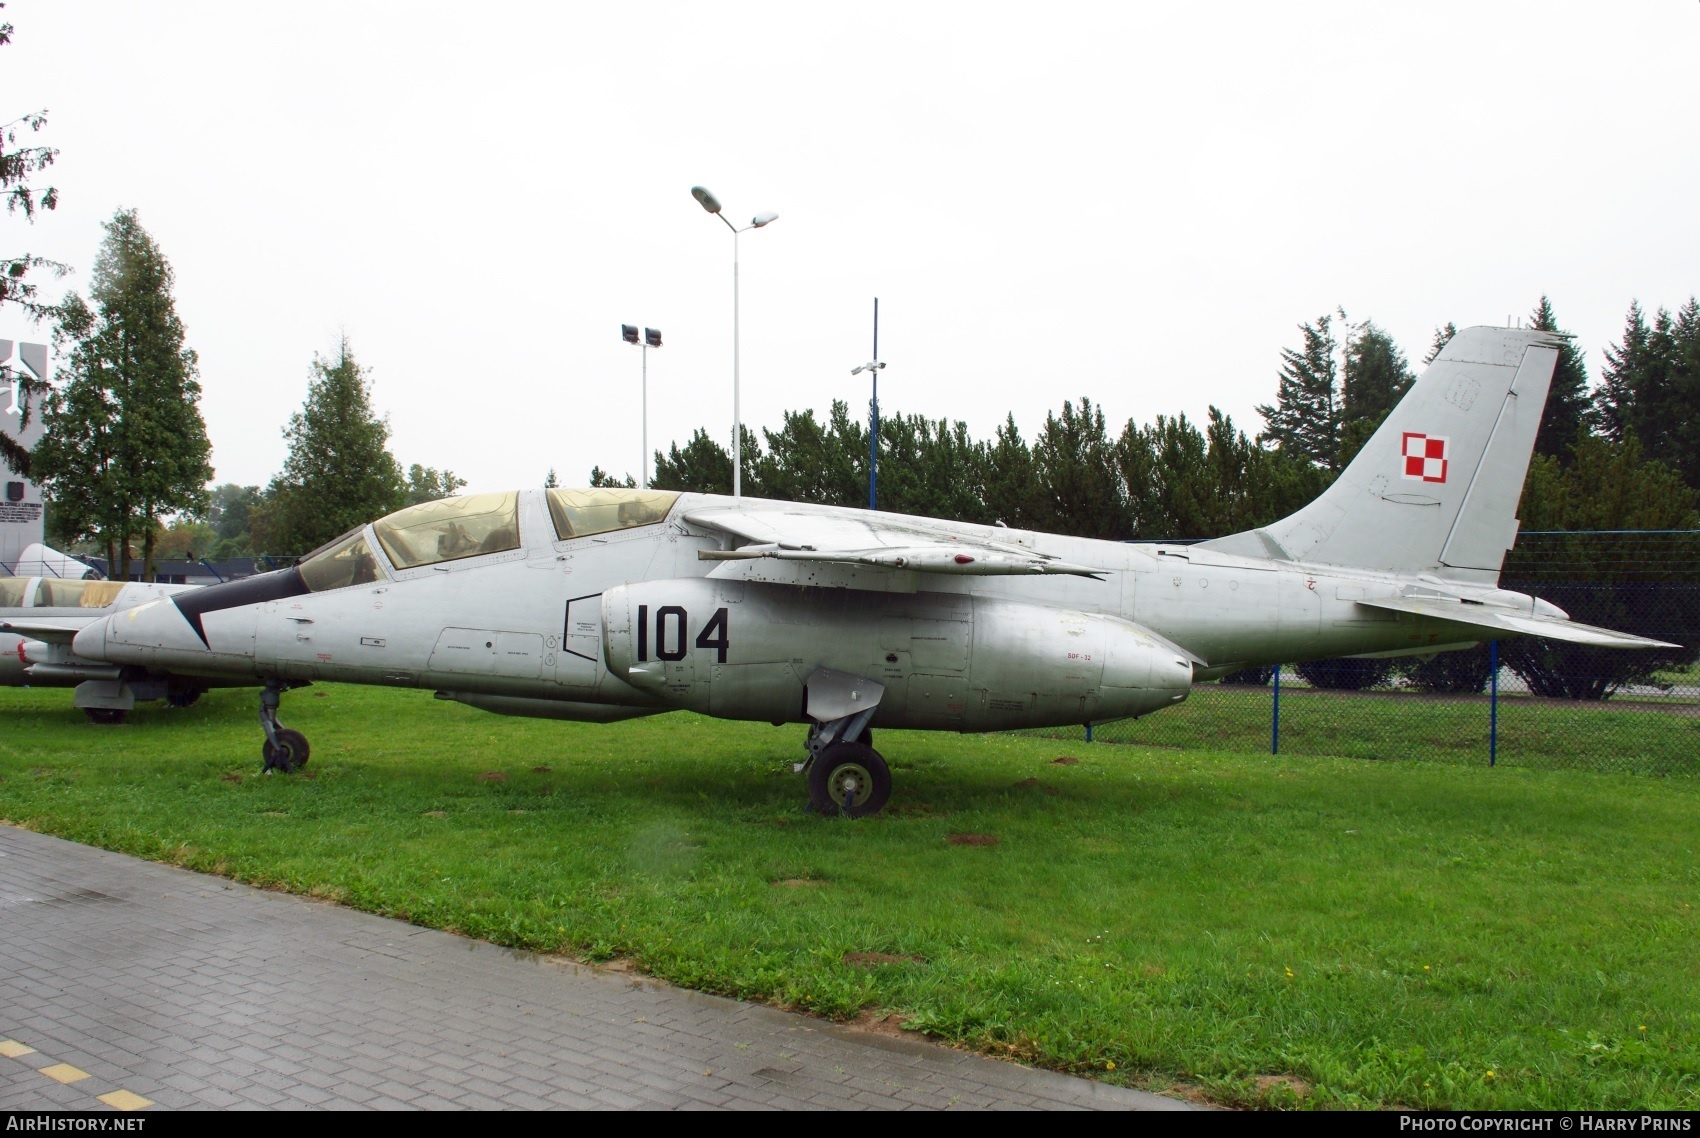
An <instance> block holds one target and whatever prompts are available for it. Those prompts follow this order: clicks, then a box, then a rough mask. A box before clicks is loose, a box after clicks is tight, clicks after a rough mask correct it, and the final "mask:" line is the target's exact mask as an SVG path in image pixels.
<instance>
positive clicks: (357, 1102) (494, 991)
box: [0, 826, 1188, 1110]
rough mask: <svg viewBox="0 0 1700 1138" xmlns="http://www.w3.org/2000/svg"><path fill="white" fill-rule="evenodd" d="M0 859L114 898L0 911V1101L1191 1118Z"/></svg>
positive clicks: (903, 1046) (49, 865)
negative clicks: (72, 1076)
mask: <svg viewBox="0 0 1700 1138" xmlns="http://www.w3.org/2000/svg"><path fill="white" fill-rule="evenodd" d="M0 855H4V856H0V895H3V896H7V897H37V898H55V897H63V896H66V895H68V894H71V893H73V892H75V891H78V890H88V891H92V892H95V893H101V894H104V895H106V896H108V897H111V898H114V900H113V901H110V902H100V903H87V904H66V903H62V902H46V903H44V902H37V901H26V902H11V903H9V904H8V906H7V910H6V914H5V917H6V919H4V920H0V959H4V960H6V961H7V964H8V966H9V968H10V969H11V970H10V971H8V972H5V973H0V1039H16V1040H18V1041H19V1042H21V1043H24V1044H26V1045H28V1046H30V1047H34V1048H35V1049H36V1052H35V1053H34V1054H29V1055H24V1056H21V1057H15V1058H6V1057H0V1107H3V1108H6V1109H11V1110H31V1109H53V1108H65V1109H104V1107H103V1106H102V1104H100V1103H99V1102H98V1101H96V1099H95V1097H94V1096H95V1095H97V1094H101V1093H105V1092H107V1091H111V1090H114V1089H118V1088H122V1089H124V1090H127V1091H130V1092H131V1093H134V1094H138V1095H142V1096H143V1097H146V1098H149V1099H152V1100H153V1101H154V1102H155V1103H156V1104H157V1106H159V1107H161V1108H165V1109H196V1108H203V1109H204V1108H213V1109H236V1108H243V1109H249V1108H255V1107H260V1108H272V1109H299V1108H303V1107H308V1108H318V1109H380V1110H396V1109H402V1108H411V1109H426V1110H448V1109H482V1110H514V1109H525V1110H541V1109H549V1108H557V1109H558V1108H567V1109H580V1110H582V1109H608V1108H610V1107H615V1108H620V1109H648V1110H654V1109H681V1110H685V1109H704V1108H706V1109H743V1110H767V1109H794V1110H804V1109H823V1108H824V1109H839V1110H853V1109H867V1108H870V1107H871V1108H876V1109H905V1108H916V1107H918V1108H923V1109H940V1108H946V1107H954V1108H956V1109H964V1108H967V1109H990V1108H1016V1109H1019V1108H1024V1107H1032V1106H1034V1105H1039V1106H1042V1107H1043V1108H1045V1109H1065V1108H1088V1109H1091V1108H1096V1109H1117V1110H1125V1109H1187V1108H1188V1104H1185V1103H1181V1102H1178V1101H1176V1100H1173V1099H1165V1098H1160V1097H1158V1096H1155V1095H1148V1094H1143V1093H1141V1092H1136V1091H1128V1090H1124V1089H1122V1088H1117V1087H1110V1086H1107V1085H1105V1084H1100V1083H1093V1082H1091V1081H1089V1080H1083V1079H1075V1078H1070V1077H1068V1076H1064V1075H1058V1074H1055V1073H1052V1072H1047V1071H1032V1070H1028V1069H1026V1068H1022V1067H1018V1066H1015V1065H1014V1064H1010V1063H1002V1062H999V1061H997V1060H994V1059H989V1058H986V1057H984V1056H978V1055H972V1054H967V1053H964V1052H959V1051H953V1050H950V1049H948V1048H943V1047H938V1046H934V1045H932V1044H930V1043H927V1042H925V1041H919V1040H900V1039H891V1038H888V1037H885V1036H872V1035H867V1034H865V1033H860V1032H855V1031H852V1030H850V1029H847V1028H844V1027H841V1026H838V1025H834V1024H827V1023H822V1022H820V1021H817V1020H811V1019H808V1018H807V1017H801V1016H796V1015H792V1014H790V1013H786V1012H781V1011H779V1010H777V1009H774V1008H768V1007H764V1006H761V1005H754V1004H740V1003H737V1002H735V1001H732V1000H726V999H721V998H719V997H713V996H704V995H701V994H699V993H695V992H686V991H681V990H677V989H673V988H669V987H667V986H665V985H662V984H659V983H657V982H655V981H652V980H648V979H645V978H643V977H637V976H632V975H630V974H618V973H609V972H605V971H599V970H597V969H594V968H590V967H588V966H585V965H580V964H575V963H572V962H566V963H561V962H554V961H550V960H547V959H545V958H543V957H538V956H529V955H525V954H519V953H513V952H510V951H508V950H505V949H499V948H495V947H493V946H490V945H485V944H481V943H479V942H476V941H470V940H467V939H465V938H463V937H458V936H453V935H451V934H447V933H442V932H437V931H434V930H430V929H420V928H415V927H413V926H409V925H403V924H399V923H397V922H394V921H389V920H385V919H383V918H380V917H374V916H371V915H369V914H364V913H357V912H354V911H352V910H348V909H342V908H338V907H336V906H334V905H330V904H326V903H321V902H316V901H309V900H306V899H303V898H298V897H290V896H287V895H284V894H277V893H268V892H264V891H261V890H255V889H250V888H247V887H245V886H240V885H235V884H233V883H229V882H224V881H221V880H219V879H217V878H209V877H203V876H200V875H197V874H193V873H189V872H187V871H185V870H180V869H176V868H173V867H170V866H164V865H159V864H155V863H151V862H144V861H140V860H137V859H133V858H128V857H124V856H121V855H118V854H112V853H107V852H105V851H101V850H95V849H91V848H89V847H86V846H80V845H75V844H73V843H70V842H65V841H61V840H59V839H56V838H50V837H46V836H44V835H40V834H34V833H30V832H28V831H23V830H17V829H14V828H11V827H6V826H0ZM61 1062H63V1063H70V1064H71V1065H73V1066H76V1067H79V1068H81V1069H82V1070H85V1071H88V1072H89V1073H90V1076H91V1077H90V1078H89V1079H86V1080H80V1081H79V1082H77V1083H72V1084H59V1083H55V1082H53V1081H52V1080H51V1079H48V1078H47V1077H45V1076H43V1075H41V1074H38V1073H37V1071H38V1069H39V1068H42V1067H46V1066H51V1065H53V1064H55V1063H61ZM710 1072H712V1073H710Z"/></svg>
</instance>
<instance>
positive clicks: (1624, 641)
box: [1358, 597, 1682, 648]
mask: <svg viewBox="0 0 1700 1138" xmlns="http://www.w3.org/2000/svg"><path fill="white" fill-rule="evenodd" d="M1358 604H1360V605H1368V606H1369V607H1371V608H1378V609H1391V610H1392V611H1394V612H1408V613H1415V614H1416V615H1418V616H1429V617H1436V618H1438V619H1440V620H1449V621H1452V622H1453V623H1454V624H1469V625H1474V626H1475V627H1477V628H1485V629H1490V630H1492V631H1495V632H1508V633H1515V634H1517V635H1519V636H1541V637H1545V638H1546V639H1548V640H1564V641H1568V642H1569V643H1571V644H1590V645H1593V646H1594V647H1596V648H1680V647H1682V645H1680V644H1672V643H1670V642H1668V641H1665V640H1649V639H1647V638H1646V637H1645V636H1633V635H1631V634H1630V633H1627V632H1615V631H1613V630H1612V629H1609V628H1596V627H1595V626H1594V625H1591V624H1578V623H1577V622H1576V621H1573V620H1564V619H1562V618H1560V617H1556V616H1541V615H1538V614H1536V613H1527V612H1511V611H1509V610H1507V609H1502V608H1497V607H1494V606H1491V605H1481V604H1467V603H1465V602H1464V601H1461V600H1455V599H1453V598H1451V597H1375V598H1373V599H1370V600H1360V601H1359V602H1358Z"/></svg>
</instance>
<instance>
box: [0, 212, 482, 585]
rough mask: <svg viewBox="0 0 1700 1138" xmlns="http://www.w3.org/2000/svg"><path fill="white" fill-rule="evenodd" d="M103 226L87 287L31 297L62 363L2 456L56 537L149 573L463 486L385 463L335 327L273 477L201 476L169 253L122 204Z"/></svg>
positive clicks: (316, 541)
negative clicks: (20, 451) (24, 477)
mask: <svg viewBox="0 0 1700 1138" xmlns="http://www.w3.org/2000/svg"><path fill="white" fill-rule="evenodd" d="M105 230H106V237H105V240H104V241H103V243H102V245H101V249H100V253H99V255H98V257H97V258H96V260H95V265H94V272H93V274H92V277H91V288H90V293H89V297H88V298H87V299H84V298H83V297H81V296H79V295H77V294H76V293H70V294H68V295H67V296H66V297H65V298H64V299H63V300H62V301H60V302H59V303H58V304H56V305H41V306H38V309H39V313H40V315H42V316H44V317H46V318H50V319H51V320H52V321H53V323H54V339H55V345H56V348H57V351H58V355H59V358H60V361H61V362H60V367H59V375H58V378H57V381H56V382H55V383H54V384H53V385H51V386H50V387H48V388H46V389H45V390H42V391H40V392H38V393H37V394H38V396H39V399H40V403H41V411H42V415H43V419H44V426H45V428H46V429H45V433H44V435H43V436H42V439H41V441H40V442H39V443H37V444H36V446H35V448H34V450H33V451H31V452H30V453H28V454H24V455H19V456H16V457H17V459H18V461H16V462H13V465H14V466H15V467H20V468H21V469H23V470H24V471H25V472H27V473H28V474H29V475H30V476H31V477H32V478H33V479H35V480H36V481H37V482H38V483H39V484H40V485H41V486H42V487H43V489H44V491H45V493H46V495H47V497H48V499H49V504H50V509H49V513H48V521H49V532H50V536H51V537H52V539H53V540H54V541H56V542H58V543H60V544H62V545H66V546H70V547H73V548H83V549H88V550H91V551H93V552H96V553H101V554H104V555H105V556H106V557H107V559H108V560H107V563H108V565H110V566H111V567H112V571H113V573H114V575H116V576H120V577H127V576H129V575H130V572H131V562H132V559H133V558H135V557H137V556H139V557H140V559H141V561H142V576H143V577H144V578H151V577H152V576H153V574H154V564H155V562H156V560H157V559H158V558H159V557H161V556H200V557H205V556H214V557H230V556H237V555H241V554H245V553H258V552H267V551H269V552H274V553H285V554H298V553H304V552H306V551H308V550H311V549H313V548H315V547H316V546H319V545H322V544H323V543H324V542H326V541H329V540H330V539H331V538H334V537H336V536H337V535H338V534H340V533H343V532H344V531H346V530H348V529H351V528H353V527H354V526H356V525H359V524H361V523H363V522H366V521H369V520H371V519H372V518H373V517H376V516H378V515H380V514H385V513H388V512H390V511H391V510H395V509H399V508H401V507H402V506H405V505H407V504H409V503H412V502H418V501H426V500H429V499H432V498H440V497H444V496H447V495H449V494H452V493H454V492H455V490H457V489H459V488H460V487H461V486H463V485H465V481H464V480H463V479H461V478H458V477H456V476H455V475H454V474H453V473H452V472H451V471H448V470H446V469H445V470H438V469H435V468H431V467H424V466H420V465H415V466H413V467H412V468H411V469H410V470H406V471H404V470H403V469H402V467H401V465H400V464H399V463H398V462H396V460H395V457H394V456H393V455H392V454H391V453H390V451H389V448H388V442H389V424H388V422H387V421H386V420H384V419H383V418H381V417H379V416H378V415H377V414H375V413H374V411H373V409H372V405H371V382H370V377H369V375H368V374H367V372H366V370H365V369H364V368H362V367H361V366H360V364H359V363H357V362H356V360H355V358H354V355H353V352H352V350H351V349H350V347H349V344H348V342H347V340H346V339H344V340H343V341H342V342H341V343H340V344H339V345H338V349H337V352H336V355H335V356H334V358H328V359H327V358H321V357H315V358H314V360H313V363H312V367H311V376H310V380H309V383H308V389H307V399H306V402H305V403H304V405H303V406H302V409H301V410H300V411H298V412H296V413H295V414H294V415H293V416H291V418H290V421H289V423H288V425H287V426H286V427H285V428H284V432H283V433H284V437H285V438H286V439H287V440H288V442H289V453H288V457H287V458H286V460H285V462H284V467H283V470H282V471H280V472H279V473H278V474H277V476H276V477H275V478H273V479H272V481H271V483H270V485H268V486H266V487H265V488H263V489H262V488H261V487H258V486H246V487H243V486H236V485H225V486H220V487H217V488H216V489H213V488H210V487H209V485H208V483H209V482H210V481H211V479H212V476H213V469H212V466H211V456H212V446H211V443H210V441H209V440H208V438H207V432H206V424H205V422H204V421H203V419H202V417H201V412H200V398H201V386H200V382H199V378H198V368H197V360H196V356H195V352H194V351H193V350H192V349H191V348H189V347H187V346H186V344H185V331H184V327H183V322H182V320H181V319H180V318H179V317H178V315H177V311H176V302H175V299H174V297H173V291H172V290H173V283H174V278H173V274H172V270H171V266H170V264H169V262H168V261H167V260H166V258H165V256H164V254H163V253H162V252H161V251H160V248H159V246H158V244H157V243H156V242H155V241H154V240H153V238H152V237H151V236H150V235H149V234H148V233H147V231H146V230H145V229H143V228H142V225H141V223H140V221H139V220H138V219H137V216H136V212H135V211H134V210H120V211H119V212H118V213H117V214H116V215H115V216H114V217H113V218H112V220H111V221H109V222H107V224H106V227H105ZM8 461H12V456H8ZM166 519H171V520H172V521H173V523H174V524H172V525H171V526H169V528H168V527H167V525H166V524H165V520H166Z"/></svg>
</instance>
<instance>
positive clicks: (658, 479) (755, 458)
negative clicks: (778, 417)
mask: <svg viewBox="0 0 1700 1138" xmlns="http://www.w3.org/2000/svg"><path fill="white" fill-rule="evenodd" d="M740 430H741V431H742V435H743V442H744V487H743V488H744V490H745V491H746V492H747V493H748V494H749V495H750V497H752V498H755V497H760V496H762V490H761V483H760V481H759V479H757V478H756V473H757V468H758V467H759V466H760V465H761V457H762V456H761V447H760V446H758V445H757V444H756V440H755V436H754V435H752V434H751V432H750V428H749V427H747V426H743V425H742V424H740ZM649 484H650V485H651V486H652V487H654V488H655V489H657V490H683V491H687V492H689V493H693V494H730V493H731V492H732V455H731V454H730V453H729V452H728V451H727V449H726V448H725V447H723V446H721V445H720V444H719V443H717V442H715V441H714V439H713V438H711V437H710V436H709V433H708V432H707V431H705V430H703V429H702V428H701V427H698V428H697V429H696V430H695V431H694V432H692V434H691V438H690V441H689V442H687V443H686V444H685V448H684V449H683V450H680V449H679V444H678V443H674V444H672V446H670V447H669V448H668V453H666V454H662V453H661V452H660V451H656V452H655V475H654V477H652V478H651V479H650V480H649Z"/></svg>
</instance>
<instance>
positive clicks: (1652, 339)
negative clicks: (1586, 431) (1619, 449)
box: [1594, 297, 1700, 488]
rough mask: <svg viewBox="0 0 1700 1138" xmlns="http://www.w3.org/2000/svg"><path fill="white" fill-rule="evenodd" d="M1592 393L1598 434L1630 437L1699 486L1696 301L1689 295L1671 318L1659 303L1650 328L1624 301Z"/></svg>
mask: <svg viewBox="0 0 1700 1138" xmlns="http://www.w3.org/2000/svg"><path fill="white" fill-rule="evenodd" d="M1594 399H1595V409H1596V410H1597V412H1598V413H1599V416H1600V425H1601V429H1602V431H1603V433H1604V434H1605V435H1606V437H1608V438H1611V439H1614V440H1618V441H1622V440H1624V439H1626V438H1628V437H1629V436H1630V435H1634V436H1635V437H1636V438H1638V439H1639V440H1640V444H1641V448H1642V450H1643V452H1644V453H1645V454H1646V456H1647V458H1648V459H1651V460H1654V461H1658V462H1663V463H1664V464H1666V465H1667V466H1670V467H1672V468H1673V469H1675V470H1676V471H1677V472H1678V473H1680V474H1681V476H1682V479H1683V481H1684V482H1686V483H1687V484H1688V485H1689V486H1691V487H1695V488H1700V304H1697V303H1696V301H1695V299H1694V298H1693V297H1689V299H1688V303H1687V304H1685V305H1683V306H1682V307H1681V308H1680V309H1678V310H1677V313H1676V315H1675V316H1672V315H1671V313H1670V312H1668V311H1667V310H1665V309H1663V308H1661V309H1659V311H1658V313H1657V315H1656V316H1654V318H1653V322H1652V324H1651V325H1650V326H1649V325H1648V323H1647V320H1646V317H1645V316H1644V315H1643V313H1642V311H1641V306H1640V304H1639V303H1634V304H1631V305H1630V306H1629V316H1628V319H1627V320H1626V321H1625V325H1624V330H1623V339H1622V341H1621V342H1620V343H1619V344H1617V345H1616V346H1614V347H1608V348H1606V367H1605V371H1604V373H1603V375H1602V376H1601V384H1600V389H1599V390H1598V391H1597V392H1596V393H1595V396H1594Z"/></svg>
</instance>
